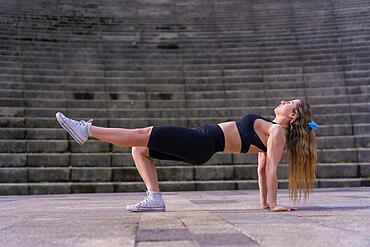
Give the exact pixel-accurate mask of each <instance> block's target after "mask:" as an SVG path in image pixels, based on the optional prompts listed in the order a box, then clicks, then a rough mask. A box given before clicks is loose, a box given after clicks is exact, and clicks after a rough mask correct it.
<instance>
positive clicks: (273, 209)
mask: <svg viewBox="0 0 370 247" xmlns="http://www.w3.org/2000/svg"><path fill="white" fill-rule="evenodd" d="M271 211H273V212H279V211H288V212H290V211H297V209H296V208H291V207H288V206H283V205H276V206H275V207H273V208H271Z"/></svg>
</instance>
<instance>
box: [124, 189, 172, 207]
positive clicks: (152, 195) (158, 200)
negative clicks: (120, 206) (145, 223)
mask: <svg viewBox="0 0 370 247" xmlns="http://www.w3.org/2000/svg"><path fill="white" fill-rule="evenodd" d="M126 209H128V210H130V211H132V212H149V211H160V212H164V211H166V206H165V204H164V201H163V198H162V195H161V193H160V192H150V191H147V192H146V197H145V199H144V200H143V201H141V202H139V203H136V204H135V205H127V206H126Z"/></svg>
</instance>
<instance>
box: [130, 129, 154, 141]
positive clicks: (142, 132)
mask: <svg viewBox="0 0 370 247" xmlns="http://www.w3.org/2000/svg"><path fill="white" fill-rule="evenodd" d="M152 129H153V126H150V127H145V128H139V129H135V130H134V131H135V132H136V134H138V135H139V136H140V139H141V140H142V141H143V142H144V143H146V144H147V143H148V141H149V137H150V133H151V132H152Z"/></svg>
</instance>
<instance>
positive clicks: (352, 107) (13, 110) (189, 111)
mask: <svg viewBox="0 0 370 247" xmlns="http://www.w3.org/2000/svg"><path fill="white" fill-rule="evenodd" d="M276 105H278V101H277V102H276V103H275V106H276ZM270 107H271V106H270ZM270 107H269V108H270ZM210 108H212V110H211V111H210ZM271 108H274V106H272V107H271ZM328 109H330V112H331V113H332V114H338V113H342V114H346V115H349V114H357V113H368V112H369V111H370V103H351V104H348V103H346V104H325V105H313V106H312V110H313V112H314V113H315V116H317V115H320V114H325V113H326V112H327V111H328ZM58 111H62V112H64V113H65V114H67V116H70V117H73V118H83V117H91V118H104V117H109V118H140V117H148V118H184V117H188V118H190V117H197V118H202V117H203V118H207V117H214V118H227V117H229V116H242V115H244V114H245V113H246V112H259V113H262V114H261V115H267V114H269V112H270V110H269V109H267V107H266V106H247V107H246V106H244V107H232V106H228V107H220V108H215V107H214V106H211V105H209V106H208V107H205V108H190V107H188V108H177V109H176V110H174V109H173V108H168V109H167V108H152V109H142V108H136V109H131V108H130V109H128V108H126V109H115V108H109V109H104V108H103V109H102V108H84V109H81V108H77V109H73V108H72V109H71V108H39V107H35V108H31V107H0V117H29V118H32V117H35V118H37V117H40V118H42V117H50V116H53V115H55V113H56V112H58Z"/></svg>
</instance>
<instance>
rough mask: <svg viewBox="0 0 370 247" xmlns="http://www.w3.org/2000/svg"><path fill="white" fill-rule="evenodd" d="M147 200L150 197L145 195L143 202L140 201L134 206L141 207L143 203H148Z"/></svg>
mask: <svg viewBox="0 0 370 247" xmlns="http://www.w3.org/2000/svg"><path fill="white" fill-rule="evenodd" d="M149 198H150V195H147V196H146V197H145V198H144V200H142V201H141V202H139V203H137V204H136V205H135V206H141V205H143V204H145V203H147V202H148V201H149Z"/></svg>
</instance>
